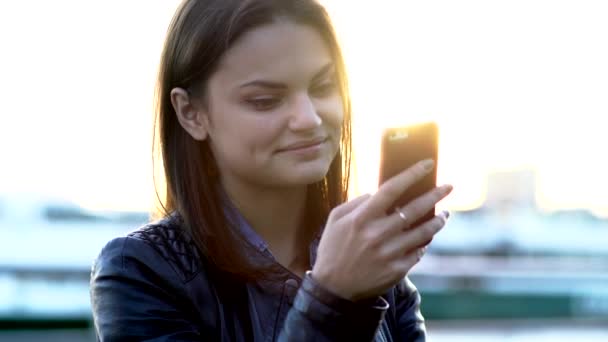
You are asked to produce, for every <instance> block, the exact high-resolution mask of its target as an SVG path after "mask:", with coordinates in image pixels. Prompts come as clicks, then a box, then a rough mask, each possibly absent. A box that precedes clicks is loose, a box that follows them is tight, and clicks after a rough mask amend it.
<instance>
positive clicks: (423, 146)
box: [379, 122, 439, 225]
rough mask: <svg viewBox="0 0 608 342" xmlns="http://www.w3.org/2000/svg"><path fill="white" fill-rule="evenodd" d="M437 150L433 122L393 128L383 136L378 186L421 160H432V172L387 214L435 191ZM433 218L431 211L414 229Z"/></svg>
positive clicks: (405, 194) (435, 128)
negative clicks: (426, 193) (430, 191)
mask: <svg viewBox="0 0 608 342" xmlns="http://www.w3.org/2000/svg"><path fill="white" fill-rule="evenodd" d="M438 147H439V128H438V126H437V124H436V123H434V122H425V123H420V124H414V125H408V126H402V127H392V128H388V129H386V130H385V131H384V132H383V134H382V143H381V152H380V153H381V154H380V173H379V176H380V177H379V184H382V183H384V182H385V181H386V180H388V179H389V178H391V177H393V176H395V175H396V174H398V173H400V172H401V171H403V170H405V169H407V168H409V167H410V166H412V165H414V164H416V163H417V162H419V161H421V160H423V159H429V158H431V159H433V160H434V161H435V168H434V169H433V171H432V172H430V173H429V174H427V175H426V176H425V177H424V178H423V179H422V180H420V181H418V182H417V183H416V184H414V185H413V186H412V187H410V188H409V189H406V190H405V191H404V193H403V195H402V196H401V197H400V198H399V199H398V200H397V201H396V202H395V204H394V205H393V206H392V207H391V208H389V212H387V214H390V213H392V212H393V211H394V210H395V207H401V206H404V205H405V204H407V203H408V202H410V201H411V200H413V199H415V198H416V197H418V196H420V195H422V194H424V193H425V192H427V191H429V190H431V189H433V188H435V187H436V184H437V164H438V163H437V157H438ZM434 216H435V209H434V208H433V209H432V210H430V211H429V212H428V213H426V214H425V215H424V216H423V217H422V218H420V219H419V220H418V221H417V222H415V223H413V225H417V224H419V223H422V222H424V221H427V220H430V219H432V218H433V217H434Z"/></svg>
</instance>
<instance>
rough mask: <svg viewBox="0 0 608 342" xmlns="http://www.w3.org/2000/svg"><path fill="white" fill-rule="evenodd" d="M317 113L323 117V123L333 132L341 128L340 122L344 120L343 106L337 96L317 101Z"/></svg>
mask: <svg viewBox="0 0 608 342" xmlns="http://www.w3.org/2000/svg"><path fill="white" fill-rule="evenodd" d="M317 108H318V112H319V113H320V115H321V116H322V117H323V121H325V122H326V123H327V125H328V126H330V127H331V128H333V129H335V130H340V129H341V128H342V121H343V120H344V106H343V104H342V98H341V97H339V96H335V97H331V98H327V99H324V100H321V101H319V103H318V107H317Z"/></svg>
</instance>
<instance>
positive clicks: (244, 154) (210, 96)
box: [206, 21, 344, 187]
mask: <svg viewBox="0 0 608 342" xmlns="http://www.w3.org/2000/svg"><path fill="white" fill-rule="evenodd" d="M337 82H338V81H337V79H336V73H335V70H334V66H333V60H332V56H331V54H330V50H329V49H328V48H327V46H326V44H325V43H324V41H323V39H322V38H321V36H320V35H319V33H317V31H315V30H314V29H313V28H312V27H309V26H305V25H300V24H296V23H293V22H289V21H278V22H275V23H273V24H268V25H265V26H261V27H258V28H256V29H253V30H251V31H249V32H247V33H245V34H244V35H243V36H241V37H240V38H239V39H238V40H237V41H236V42H235V44H234V45H233V46H232V47H231V48H230V49H229V50H228V51H227V52H226V54H225V55H224V56H223V57H222V60H221V61H220V63H219V67H218V69H217V71H216V72H215V73H214V74H213V75H212V76H211V78H210V79H209V81H208V84H207V88H206V91H207V93H206V104H207V106H206V115H207V119H208V124H207V128H206V129H207V134H206V139H208V141H209V143H210V146H211V150H212V152H213V154H214V156H215V159H216V161H217V165H218V168H219V172H220V175H221V177H222V179H223V181H224V182H231V183H235V182H236V183H240V184H249V185H256V186H271V187H275V186H278V187H283V186H293V185H304V184H310V183H313V182H316V181H319V180H321V179H322V178H323V177H324V176H325V174H326V173H327V171H328V170H329V166H330V164H331V162H332V160H333V159H334V157H335V156H336V153H337V151H338V149H339V143H340V134H341V127H342V120H343V116H344V109H343V103H342V98H341V94H340V91H339V86H338V83H337Z"/></svg>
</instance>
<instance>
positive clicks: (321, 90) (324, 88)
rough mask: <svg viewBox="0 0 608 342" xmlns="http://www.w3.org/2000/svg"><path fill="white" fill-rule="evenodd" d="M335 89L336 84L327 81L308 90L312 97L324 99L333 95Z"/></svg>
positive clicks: (332, 81) (333, 81)
mask: <svg viewBox="0 0 608 342" xmlns="http://www.w3.org/2000/svg"><path fill="white" fill-rule="evenodd" d="M336 89H337V84H336V81H335V80H333V79H332V80H328V81H326V82H323V83H321V84H318V85H316V86H314V87H313V88H311V89H310V92H311V94H312V95H314V96H316V97H326V96H329V95H332V94H334V92H335V91H336Z"/></svg>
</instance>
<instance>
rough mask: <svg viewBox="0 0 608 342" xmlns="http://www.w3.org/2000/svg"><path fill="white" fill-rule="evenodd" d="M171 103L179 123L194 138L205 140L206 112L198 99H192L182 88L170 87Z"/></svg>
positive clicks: (207, 120) (207, 122)
mask: <svg viewBox="0 0 608 342" xmlns="http://www.w3.org/2000/svg"><path fill="white" fill-rule="evenodd" d="M171 104H172V105H173V109H174V110H175V114H177V119H178V120H179V123H180V125H181V126H182V127H183V128H184V129H185V130H186V132H188V133H189V134H190V135H191V136H192V138H193V139H194V140H200V141H202V140H205V139H207V136H208V134H209V118H208V116H207V112H206V111H205V110H204V108H203V106H202V105H200V103H199V102H198V101H196V103H195V101H194V99H193V98H191V97H190V95H189V94H188V92H187V91H186V90H184V89H182V88H173V89H171Z"/></svg>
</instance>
